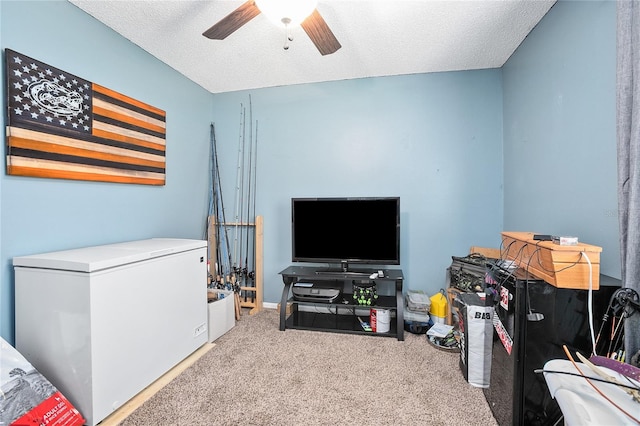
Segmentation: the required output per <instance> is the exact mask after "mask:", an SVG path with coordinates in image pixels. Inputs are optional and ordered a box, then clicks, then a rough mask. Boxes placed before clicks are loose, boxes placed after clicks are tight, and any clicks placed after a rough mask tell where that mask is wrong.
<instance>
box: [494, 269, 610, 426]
mask: <svg viewBox="0 0 640 426" xmlns="http://www.w3.org/2000/svg"><path fill="white" fill-rule="evenodd" d="M497 278H498V281H499V282H500V285H499V286H498V287H497V290H498V291H499V293H500V302H499V303H497V304H496V305H495V313H494V315H495V316H494V319H493V323H494V332H493V335H494V336H493V350H492V359H491V379H490V385H489V387H488V388H486V389H484V394H485V397H486V399H487V402H488V403H489V406H490V408H491V411H492V412H493V415H494V417H495V418H496V420H497V421H498V423H499V424H500V425H501V426H505V425H555V424H556V423H557V422H558V421H559V419H561V417H562V413H561V411H560V408H559V406H558V404H557V402H556V401H555V400H554V399H553V398H552V397H551V395H550V393H549V390H548V389H547V385H546V382H545V380H544V377H543V375H542V374H537V373H535V372H534V370H536V369H541V368H543V366H544V364H545V363H546V362H547V361H549V360H551V359H556V358H560V359H566V355H565V353H564V350H563V349H562V345H566V346H567V348H568V349H569V350H570V351H571V353H572V354H574V353H575V351H580V352H581V353H582V354H583V355H585V356H587V357H588V356H589V355H590V354H591V346H592V345H591V339H590V330H589V321H588V309H589V294H588V293H589V292H588V290H574V289H567V288H557V287H554V286H552V285H550V284H548V283H546V282H544V281H542V280H539V279H535V278H531V276H530V275H527V274H526V273H525V272H524V271H523V270H521V269H518V270H516V271H515V273H513V274H501V276H499V277H497ZM614 281H615V280H614ZM607 283H609V284H610V285H607ZM617 285H618V286H619V282H618V284H617ZM618 286H616V283H615V282H613V283H612V282H611V280H606V279H603V276H602V275H601V279H600V289H599V290H594V291H593V318H594V323H595V324H594V328H595V332H596V333H597V332H598V328H599V325H600V323H601V320H602V317H603V314H604V313H605V311H606V309H607V306H608V303H609V299H610V298H611V295H612V294H613V292H614V291H615V290H616V289H617V288H619V287H618Z"/></svg>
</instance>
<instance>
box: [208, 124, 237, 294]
mask: <svg viewBox="0 0 640 426" xmlns="http://www.w3.org/2000/svg"><path fill="white" fill-rule="evenodd" d="M211 133H212V149H213V153H214V154H213V166H212V167H213V168H214V173H213V176H212V179H213V188H214V194H215V226H216V247H217V249H218V256H217V260H218V268H217V269H218V273H219V274H220V276H219V277H218V283H219V285H220V287H222V288H224V287H225V286H226V285H225V282H228V273H229V269H230V268H231V263H232V260H231V250H230V248H229V233H228V229H227V226H226V214H225V208H224V198H223V197H222V185H221V179H220V164H219V163H218V142H217V139H216V133H215V125H214V124H213V123H212V124H211ZM223 240H224V245H223ZM225 249H226V252H225ZM225 254H226V256H225ZM225 259H226V261H227V265H226V267H225ZM225 277H227V279H226V280H225Z"/></svg>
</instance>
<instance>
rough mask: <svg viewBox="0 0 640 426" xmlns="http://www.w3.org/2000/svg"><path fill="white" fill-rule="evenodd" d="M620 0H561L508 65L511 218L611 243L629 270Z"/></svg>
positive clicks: (615, 261)
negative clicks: (623, 253)
mask: <svg viewBox="0 0 640 426" xmlns="http://www.w3.org/2000/svg"><path fill="white" fill-rule="evenodd" d="M615 9H616V7H615V2H614V1H560V2H558V3H557V4H556V5H555V6H554V7H553V8H552V9H551V11H550V12H549V13H548V14H547V15H546V16H545V17H544V19H543V20H542V21H541V22H540V24H538V26H537V27H536V28H535V29H534V30H533V32H532V33H531V34H530V35H529V36H528V37H527V38H526V39H525V41H524V42H523V43H522V44H521V45H520V47H519V48H518V49H517V51H516V52H515V53H514V55H512V57H511V58H510V59H509V61H508V62H507V63H506V64H505V66H504V67H503V93H504V204H505V210H504V226H505V229H506V230H512V231H532V232H539V233H543V234H553V235H573V236H577V237H579V238H580V240H581V241H583V242H585V243H589V244H594V245H597V246H600V247H602V248H603V251H602V254H601V272H602V273H604V274H607V275H611V276H613V277H616V278H620V250H619V232H618V219H617V196H616V187H617V184H616V173H617V163H616V129H615V117H616V116H615V112H616V98H615V93H616V92H615V77H616V58H615V55H616V44H615V43H616V11H615Z"/></svg>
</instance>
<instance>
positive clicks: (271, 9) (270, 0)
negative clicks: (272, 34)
mask: <svg viewBox="0 0 640 426" xmlns="http://www.w3.org/2000/svg"><path fill="white" fill-rule="evenodd" d="M255 2H256V6H258V9H260V12H262V13H263V14H264V15H265V16H266V17H267V18H268V19H269V20H270V21H272V22H273V23H274V24H276V25H278V26H280V27H291V26H297V25H300V24H301V23H302V21H304V20H305V19H306V18H307V17H308V16H309V15H311V13H312V12H313V11H314V10H315V8H316V6H317V5H318V0H255Z"/></svg>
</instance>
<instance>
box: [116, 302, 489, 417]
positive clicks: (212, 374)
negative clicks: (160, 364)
mask: <svg viewBox="0 0 640 426" xmlns="http://www.w3.org/2000/svg"><path fill="white" fill-rule="evenodd" d="M278 320H279V317H278V314H277V312H276V311H274V310H264V311H262V312H260V313H258V314H256V315H254V316H248V315H243V316H242V318H241V320H240V321H238V322H237V323H236V326H235V327H234V328H233V329H231V331H229V332H228V333H226V334H225V335H223V336H222V337H220V338H219V339H218V340H217V341H216V345H215V347H214V348H212V349H211V350H209V351H208V352H207V353H206V354H205V355H204V356H203V357H202V358H200V359H199V360H198V361H196V363H195V364H194V365H192V366H191V367H189V368H188V369H187V370H185V371H184V372H183V373H182V374H180V375H179V376H178V377H177V378H176V379H174V380H173V381H172V382H170V383H169V384H168V385H167V386H165V387H164V388H163V389H162V390H160V391H159V392H158V393H157V394H156V395H154V396H153V397H152V398H151V399H149V400H148V401H147V402H146V403H144V404H143V405H142V406H141V407H140V408H138V409H137V410H136V411H134V412H133V413H132V414H131V415H130V416H129V417H127V418H126V419H125V420H124V421H123V422H122V423H121V425H122V426H143V425H144V426H148V425H285V424H288V425H302V424H304V425H336V424H339V425H343V424H344V425H346V424H348V425H365V424H378V425H460V424H464V425H496V424H497V423H496V421H495V419H494V418H493V416H492V414H491V411H490V409H489V407H488V405H487V402H486V400H485V398H484V395H483V393H482V389H479V388H475V387H473V386H471V385H469V384H468V383H467V382H466V381H465V380H464V378H463V376H462V373H461V371H460V368H459V366H458V362H459V354H457V353H449V352H444V351H442V350H439V349H436V348H434V347H433V346H431V345H430V344H429V343H428V342H427V339H426V337H425V335H414V334H410V333H405V341H404V342H399V341H397V340H396V339H394V338H389V337H379V336H363V335H347V334H338V333H327V332H317V331H304V330H286V331H284V332H283V331H279V329H278ZM170 344H171V342H167V345H170Z"/></svg>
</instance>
